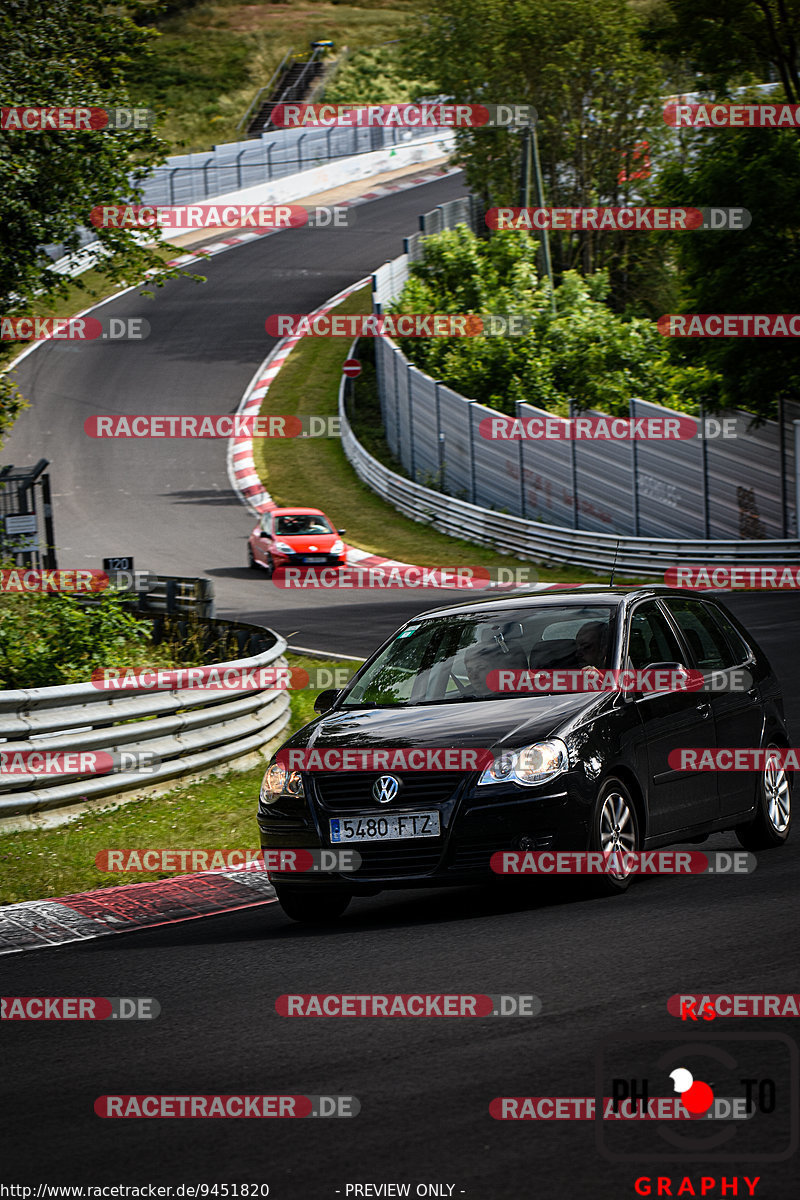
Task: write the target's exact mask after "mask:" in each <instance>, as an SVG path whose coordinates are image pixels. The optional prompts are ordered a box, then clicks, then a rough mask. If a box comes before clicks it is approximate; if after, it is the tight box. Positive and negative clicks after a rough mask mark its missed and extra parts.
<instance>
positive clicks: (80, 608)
mask: <svg viewBox="0 0 800 1200" xmlns="http://www.w3.org/2000/svg"><path fill="white" fill-rule="evenodd" d="M128 603H129V601H126V600H125V599H124V598H123V597H122V596H121V595H119V594H117V593H113V592H105V593H103V594H102V595H101V596H99V597H98V600H97V602H96V604H92V605H91V606H88V605H84V604H82V603H81V602H80V601H79V600H77V599H76V598H75V597H74V596H69V595H65V594H63V593H57V594H53V595H49V594H47V593H28V594H24V595H23V594H17V595H12V594H9V593H5V594H0V688H3V689H8V688H29V687H47V686H50V685H55V684H64V683H81V682H84V681H86V680H88V679H89V678H90V676H91V673H92V671H94V670H96V669H97V668H108V669H109V670H114V671H123V670H126V669H139V668H142V667H145V666H147V667H154V666H157V665H165V666H166V665H172V659H171V658H170V661H169V663H161V664H159V663H157V662H156V661H155V659H156V654H155V653H154V651H153V648H152V639H153V630H152V625H151V624H150V622H149V621H148V620H142V619H141V618H139V617H136V616H133V615H132V614H131V613H130V612H128V611H127V610H126V605H127V604H128ZM164 657H165V655H164V651H163V650H162V651H161V652H160V653H159V654H158V658H159V659H163V658H164Z"/></svg>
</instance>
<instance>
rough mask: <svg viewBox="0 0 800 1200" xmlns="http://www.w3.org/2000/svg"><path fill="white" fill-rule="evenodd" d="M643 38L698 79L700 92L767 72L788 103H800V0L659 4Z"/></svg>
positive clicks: (687, 0)
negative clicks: (703, 89) (799, 55)
mask: <svg viewBox="0 0 800 1200" xmlns="http://www.w3.org/2000/svg"><path fill="white" fill-rule="evenodd" d="M645 36H646V41H647V42H648V43H649V44H650V45H651V46H653V47H654V48H657V49H659V50H661V51H664V52H666V53H667V54H669V55H670V56H671V57H672V58H673V60H674V61H676V62H685V63H686V65H687V66H688V68H689V71H690V72H693V73H695V74H696V75H699V80H698V84H699V87H700V88H709V89H710V90H711V91H713V92H715V93H719V92H724V91H725V90H726V89H727V88H728V87H729V85H730V84H731V83H732V82H742V81H743V80H746V79H747V78H748V77H753V76H755V78H756V79H758V80H759V81H760V80H763V79H764V78H765V77H766V75H767V74H768V73H769V71H770V68H771V69H772V70H773V71H774V72H775V74H776V75H777V77H778V78H779V79H780V81H781V84H782V85H783V90H784V92H785V94H786V98H787V100H788V101H789V102H790V103H792V104H797V103H800V75H798V65H800V64H798V44H800V0H661V3H660V5H659V6H658V7H657V8H656V9H654V10H653V12H652V13H651V15H650V18H649V21H648V26H647V33H646V35H645Z"/></svg>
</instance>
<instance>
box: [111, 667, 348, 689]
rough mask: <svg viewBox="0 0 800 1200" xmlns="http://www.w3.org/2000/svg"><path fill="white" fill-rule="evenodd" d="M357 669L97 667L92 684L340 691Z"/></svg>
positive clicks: (154, 687)
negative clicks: (130, 668)
mask: <svg viewBox="0 0 800 1200" xmlns="http://www.w3.org/2000/svg"><path fill="white" fill-rule="evenodd" d="M357 669H358V668H357V667H335V668H331V667H310V668H308V669H306V668H304V667H287V666H277V667H243V666H227V667H226V666H225V665H224V664H212V665H211V666H207V667H176V668H174V669H167V668H164V669H163V670H161V669H158V670H152V671H147V670H145V671H134V670H127V671H122V672H117V671H111V670H110V669H108V668H102V667H98V668H97V669H96V670H95V671H93V672H92V677H91V681H92V683H93V685H94V686H95V687H96V688H97V689H98V691H101V692H126V691H131V692H178V691H187V690H188V691H202V692H263V691H269V690H275V691H279V692H285V691H292V692H295V691H305V690H306V689H308V688H311V689H314V690H323V689H327V688H332V687H335V688H337V689H338V688H343V687H345V686H346V684H347V683H349V681H350V680H351V679H352V677H353V675H355V673H356V670H357Z"/></svg>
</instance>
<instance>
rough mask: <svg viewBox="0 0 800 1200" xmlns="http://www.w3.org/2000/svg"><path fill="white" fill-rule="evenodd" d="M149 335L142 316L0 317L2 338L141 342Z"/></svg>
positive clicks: (42, 340) (43, 340)
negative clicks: (100, 317)
mask: <svg viewBox="0 0 800 1200" xmlns="http://www.w3.org/2000/svg"><path fill="white" fill-rule="evenodd" d="M149 336H150V322H149V321H146V320H145V319H144V317H104V318H102V319H99V318H98V317H59V318H57V317H0V339H2V341H4V342H46V341H55V342H64V341H68V342H94V341H109V342H141V341H143V339H144V338H146V337H149Z"/></svg>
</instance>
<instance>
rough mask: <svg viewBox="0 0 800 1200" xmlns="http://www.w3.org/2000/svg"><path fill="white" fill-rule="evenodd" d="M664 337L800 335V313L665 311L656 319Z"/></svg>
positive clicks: (775, 336) (771, 336) (773, 336)
mask: <svg viewBox="0 0 800 1200" xmlns="http://www.w3.org/2000/svg"><path fill="white" fill-rule="evenodd" d="M656 326H657V328H658V332H659V333H660V334H662V335H663V336H664V337H735V338H777V337H781V338H786V337H788V338H795V337H800V313H684V314H679V313H665V314H664V316H663V317H659V318H658V320H657V321H656Z"/></svg>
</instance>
